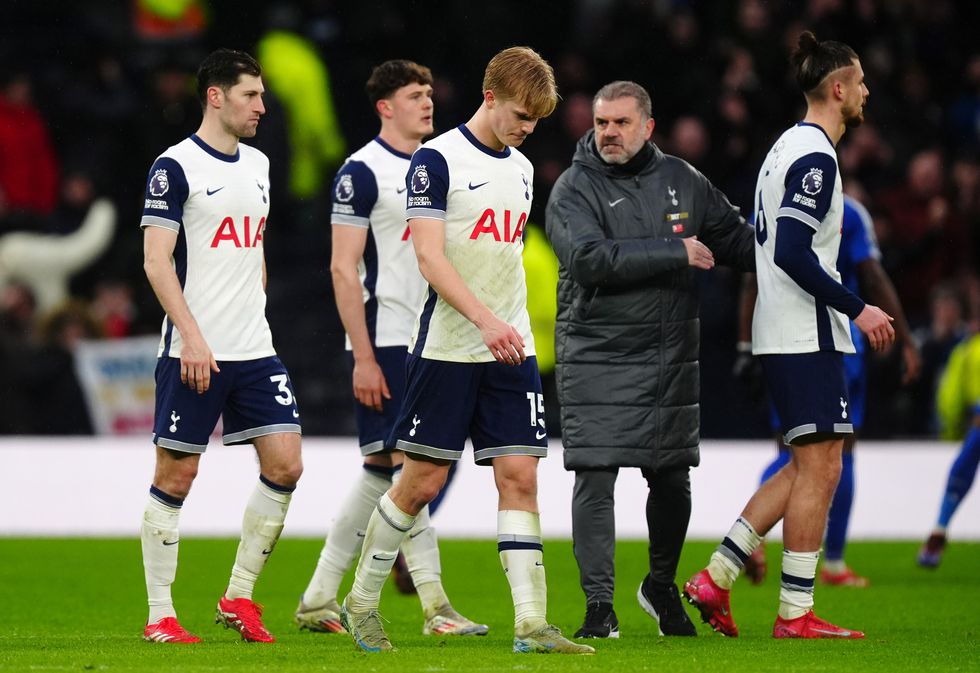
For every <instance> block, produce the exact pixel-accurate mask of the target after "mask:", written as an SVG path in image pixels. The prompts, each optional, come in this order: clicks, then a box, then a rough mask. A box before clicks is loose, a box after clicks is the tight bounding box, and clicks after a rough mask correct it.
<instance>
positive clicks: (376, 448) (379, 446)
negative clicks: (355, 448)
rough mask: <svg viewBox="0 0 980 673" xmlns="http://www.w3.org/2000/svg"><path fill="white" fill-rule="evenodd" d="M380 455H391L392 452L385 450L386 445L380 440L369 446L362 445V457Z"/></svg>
mask: <svg viewBox="0 0 980 673" xmlns="http://www.w3.org/2000/svg"><path fill="white" fill-rule="evenodd" d="M379 453H390V451H386V450H385V443H384V442H383V441H381V440H380V439H379V440H378V441H376V442H370V443H369V444H361V455H362V456H373V455H376V454H379Z"/></svg>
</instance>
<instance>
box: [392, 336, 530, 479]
mask: <svg viewBox="0 0 980 673" xmlns="http://www.w3.org/2000/svg"><path fill="white" fill-rule="evenodd" d="M407 374H408V382H407V389H406V391H405V403H404V404H403V405H402V410H401V414H399V417H398V422H397V423H396V424H395V428H394V430H393V431H392V439H393V440H395V448H397V449H400V450H401V451H405V452H406V453H414V454H421V455H423V456H429V457H432V458H443V459H447V460H459V459H460V457H461V456H462V455H463V446H464V444H465V443H466V437H467V436H469V438H470V439H471V440H472V441H473V458H474V459H475V461H476V463H477V464H478V465H489V464H490V461H491V460H492V459H493V458H496V457H498V456H539V457H542V458H543V457H545V456H547V455H548V433H547V431H546V430H545V426H544V395H543V394H542V392H541V377H540V376H539V375H538V361H537V358H535V357H533V356H532V357H529V358H528V359H527V360H525V361H524V362H523V364H521V365H519V366H517V367H514V366H511V365H502V364H500V363H499V362H496V361H494V362H479V363H463V362H444V361H442V360H429V359H425V358H420V357H416V356H414V355H409V356H408V368H407Z"/></svg>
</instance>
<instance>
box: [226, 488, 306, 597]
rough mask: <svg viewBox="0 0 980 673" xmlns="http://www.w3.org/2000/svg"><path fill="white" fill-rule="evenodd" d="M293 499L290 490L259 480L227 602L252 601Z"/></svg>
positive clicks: (244, 523)
mask: <svg viewBox="0 0 980 673" xmlns="http://www.w3.org/2000/svg"><path fill="white" fill-rule="evenodd" d="M292 497H293V493H292V491H291V490H290V491H286V490H285V489H281V487H280V488H275V487H274V485H272V482H270V481H268V480H267V479H265V478H264V477H260V479H259V483H258V484H256V486H255V490H254V491H253V492H252V497H250V498H249V499H248V505H246V507H245V515H244V516H243V517H242V539H241V542H239V543H238V553H237V554H236V555H235V565H234V566H232V569H231V579H230V580H229V581H228V590H227V591H226V592H225V597H226V598H228V599H230V600H235V599H236V598H248V599H251V598H252V590H253V589H254V588H255V581H256V580H257V579H258V578H259V573H260V572H262V568H264V567H265V563H266V561H268V560H269V555H270V554H271V553H272V550H273V549H275V546H276V542H277V541H278V540H279V534H280V533H282V527H283V524H284V523H285V521H286V512H287V510H289V501H290V500H291V499H292Z"/></svg>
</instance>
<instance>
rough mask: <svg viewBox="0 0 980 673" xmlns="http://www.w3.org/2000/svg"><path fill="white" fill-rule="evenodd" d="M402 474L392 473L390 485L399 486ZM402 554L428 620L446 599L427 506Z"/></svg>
mask: <svg viewBox="0 0 980 673" xmlns="http://www.w3.org/2000/svg"><path fill="white" fill-rule="evenodd" d="M401 474H402V471H401V469H400V468H396V469H395V473H394V474H393V475H392V477H391V483H392V485H395V484H397V483H398V480H399V479H400V478H401ZM401 552H402V553H403V554H404V555H405V563H406V565H408V572H409V574H411V576H412V584H414V585H415V590H416V591H417V592H418V595H419V601H421V603H422V613H423V614H424V615H425V617H426V618H429V617H431V616H432V615H434V614H435V613H436V612H438V611H439V609H440V608H441V607H442V606H444V605H448V604H449V597H448V596H446V591H445V589H443V586H442V564H441V562H440V559H439V540H438V538H437V536H436V529H435V528H433V527H432V520H431V519H430V518H429V506H428V505H426V506H425V507H423V508H422V510H421V511H420V512H419V513H418V516H417V517H416V518H415V525H413V526H412V529H411V530H410V531H408V535H406V536H405V539H404V540H402V546H401Z"/></svg>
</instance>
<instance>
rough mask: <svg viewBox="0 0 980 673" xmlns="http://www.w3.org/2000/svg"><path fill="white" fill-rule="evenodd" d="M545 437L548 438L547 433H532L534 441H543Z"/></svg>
mask: <svg viewBox="0 0 980 673" xmlns="http://www.w3.org/2000/svg"><path fill="white" fill-rule="evenodd" d="M547 436H548V433H547V432H535V433H534V438H535V439H544V438H545V437H547Z"/></svg>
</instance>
